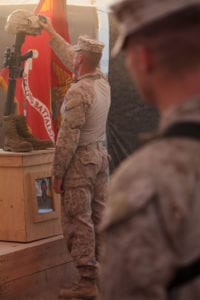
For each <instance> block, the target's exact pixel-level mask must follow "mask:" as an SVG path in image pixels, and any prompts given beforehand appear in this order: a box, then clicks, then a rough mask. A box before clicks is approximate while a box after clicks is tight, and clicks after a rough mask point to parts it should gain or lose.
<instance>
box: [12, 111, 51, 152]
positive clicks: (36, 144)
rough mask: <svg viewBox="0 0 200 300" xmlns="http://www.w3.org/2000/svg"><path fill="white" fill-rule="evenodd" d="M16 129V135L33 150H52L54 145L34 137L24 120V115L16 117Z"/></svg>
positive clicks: (49, 141)
mask: <svg viewBox="0 0 200 300" xmlns="http://www.w3.org/2000/svg"><path fill="white" fill-rule="evenodd" d="M16 128H17V131H18V134H19V135H20V136H21V137H23V138H24V139H25V140H26V141H27V142H29V143H31V145H32V147H33V150H45V149H48V148H53V147H54V144H53V142H52V141H51V140H41V139H38V138H36V137H34V136H33V135H32V134H31V133H30V131H29V129H28V126H27V123H26V118H25V116H24V115H17V116H16Z"/></svg>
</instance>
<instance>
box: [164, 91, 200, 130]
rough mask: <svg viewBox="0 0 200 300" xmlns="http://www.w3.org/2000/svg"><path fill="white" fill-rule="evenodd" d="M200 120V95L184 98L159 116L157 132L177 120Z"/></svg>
mask: <svg viewBox="0 0 200 300" xmlns="http://www.w3.org/2000/svg"><path fill="white" fill-rule="evenodd" d="M186 121H193V122H200V95H198V96H194V97H193V98H190V99H188V100H186V101H185V102H184V103H182V104H180V105H177V106H175V107H174V108H173V109H171V110H169V111H168V112H167V113H166V114H164V115H163V116H162V117H161V122H160V127H159V133H162V132H163V131H165V129H166V128H168V127H169V126H170V125H172V124H174V123H177V122H186Z"/></svg>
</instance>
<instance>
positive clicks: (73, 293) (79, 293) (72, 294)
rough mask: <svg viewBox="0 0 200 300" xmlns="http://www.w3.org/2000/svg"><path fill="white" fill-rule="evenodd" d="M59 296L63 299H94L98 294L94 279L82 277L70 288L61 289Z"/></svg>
mask: <svg viewBox="0 0 200 300" xmlns="http://www.w3.org/2000/svg"><path fill="white" fill-rule="evenodd" d="M59 296H60V298H65V299H77V298H78V299H84V300H86V299H94V298H96V297H97V296H98V289H97V286H96V283H95V280H91V279H85V278H82V279H81V280H80V282H79V283H77V284H75V285H73V286H72V287H71V288H63V289H61V291H60V294H59Z"/></svg>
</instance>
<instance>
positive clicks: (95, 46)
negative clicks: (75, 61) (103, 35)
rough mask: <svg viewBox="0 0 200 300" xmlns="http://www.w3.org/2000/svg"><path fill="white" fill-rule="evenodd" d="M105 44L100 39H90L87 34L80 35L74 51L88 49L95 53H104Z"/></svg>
mask: <svg viewBox="0 0 200 300" xmlns="http://www.w3.org/2000/svg"><path fill="white" fill-rule="evenodd" d="M104 46H105V45H104V44H103V43H102V42H100V41H97V40H93V39H90V38H88V37H86V36H79V38H78V43H77V44H76V45H75V46H74V51H80V50H84V51H88V52H93V53H102V50H103V48H104Z"/></svg>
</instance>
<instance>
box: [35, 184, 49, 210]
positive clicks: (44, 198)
mask: <svg viewBox="0 0 200 300" xmlns="http://www.w3.org/2000/svg"><path fill="white" fill-rule="evenodd" d="M35 186H36V191H37V192H36V195H37V204H38V213H39V214H43V213H49V212H52V211H53V198H52V194H51V188H50V187H51V180H50V178H40V179H37V180H35Z"/></svg>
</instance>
